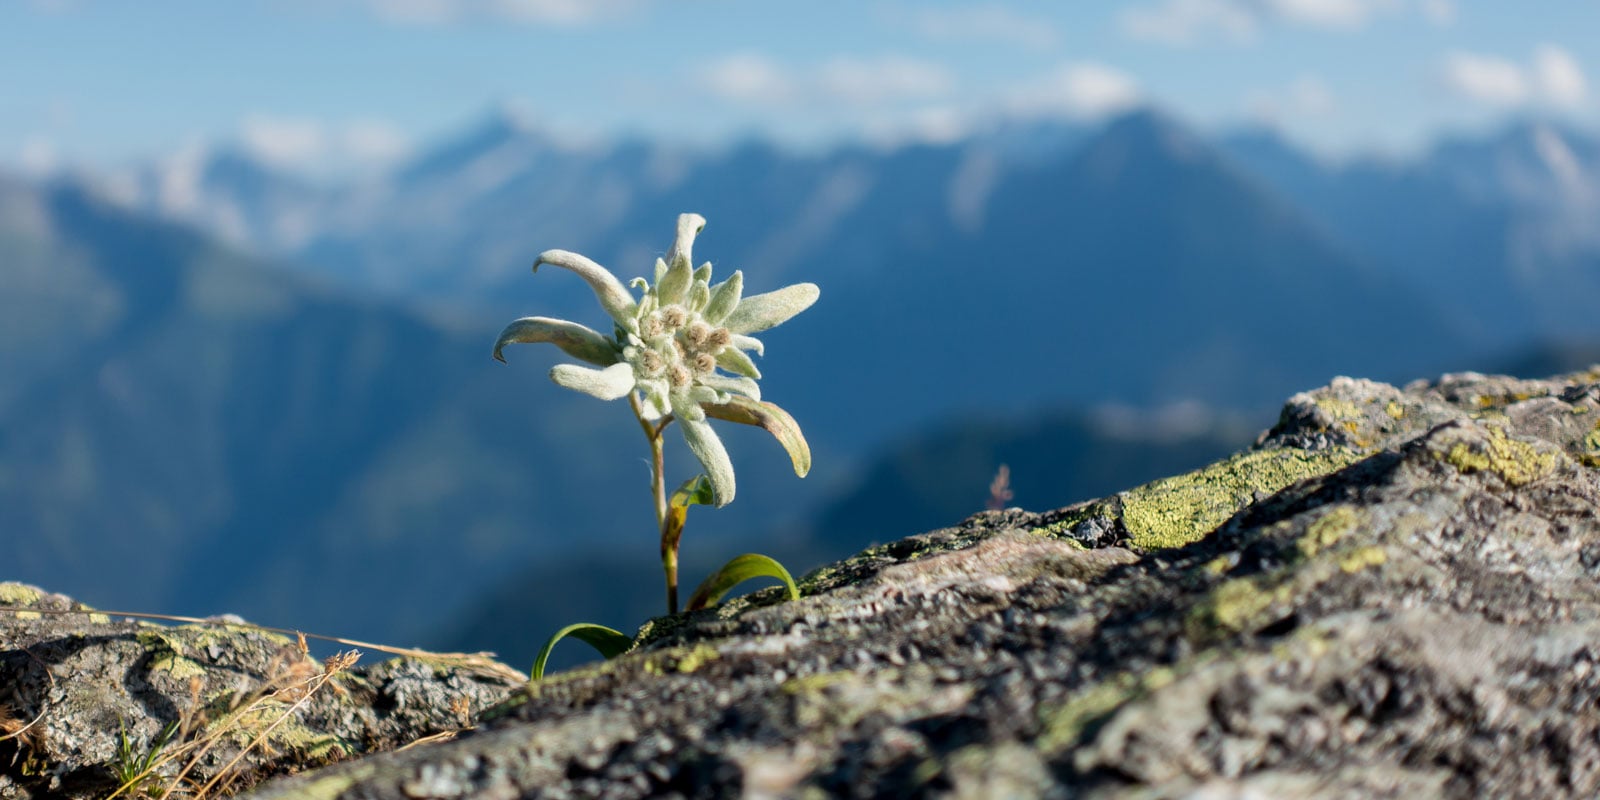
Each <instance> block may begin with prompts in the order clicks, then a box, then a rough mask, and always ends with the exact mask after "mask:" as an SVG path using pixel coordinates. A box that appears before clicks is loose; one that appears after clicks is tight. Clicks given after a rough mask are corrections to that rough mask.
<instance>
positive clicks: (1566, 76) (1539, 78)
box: [1531, 44, 1588, 108]
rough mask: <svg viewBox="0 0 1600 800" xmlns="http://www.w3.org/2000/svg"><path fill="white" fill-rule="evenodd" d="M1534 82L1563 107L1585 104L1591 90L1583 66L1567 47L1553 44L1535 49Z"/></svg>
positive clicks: (1552, 100) (1549, 97)
mask: <svg viewBox="0 0 1600 800" xmlns="http://www.w3.org/2000/svg"><path fill="white" fill-rule="evenodd" d="M1531 74H1532V76H1533V82H1534V84H1535V85H1536V86H1538V87H1539V91H1540V92H1541V93H1542V94H1543V95H1544V99H1545V100H1546V101H1548V102H1549V103H1550V104H1551V105H1555V106H1558V107H1561V108H1575V107H1577V106H1581V105H1583V99H1584V95H1585V94H1587V93H1588V81H1586V80H1584V77H1583V68H1582V67H1579V66H1578V62H1577V60H1576V59H1574V58H1573V57H1572V54H1571V53H1569V52H1567V51H1566V50H1565V49H1563V48H1561V47H1558V46H1556V45H1553V44H1542V45H1539V47H1538V48H1537V49H1535V50H1534V51H1533V68H1532V71H1531Z"/></svg>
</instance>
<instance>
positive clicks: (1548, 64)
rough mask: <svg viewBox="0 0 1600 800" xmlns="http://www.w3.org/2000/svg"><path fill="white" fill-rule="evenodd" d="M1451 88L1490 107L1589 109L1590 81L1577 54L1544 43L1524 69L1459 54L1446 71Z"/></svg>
mask: <svg viewBox="0 0 1600 800" xmlns="http://www.w3.org/2000/svg"><path fill="white" fill-rule="evenodd" d="M1440 78H1441V80H1442V82H1443V83H1444V86H1445V88H1447V89H1449V90H1450V91H1452V92H1454V93H1455V94H1457V95H1459V96H1461V97H1465V98H1467V99H1470V100H1474V101H1477V102H1479V103H1484V104H1486V105H1492V106H1497V107H1500V108H1516V107H1519V106H1527V105H1542V106H1546V107H1550V108H1558V109H1573V108H1577V107H1580V106H1582V105H1583V104H1584V100H1585V98H1586V95H1587V93H1588V81H1587V80H1586V79H1585V78H1584V74H1583V69H1582V67H1580V66H1579V65H1578V62H1577V60H1576V59H1574V58H1573V57H1572V54H1571V53H1569V52H1567V50H1565V49H1564V48H1562V47H1559V46H1557V45H1553V44H1543V45H1540V46H1539V47H1538V48H1536V49H1535V50H1534V53H1533V57H1532V59H1530V60H1529V62H1528V63H1526V64H1523V63H1519V62H1516V61H1513V60H1511V59H1508V58H1503V57H1500V56H1491V55H1483V54H1480V53H1466V52H1458V53H1452V54H1450V55H1449V56H1446V57H1445V59H1444V62H1443V64H1442V65H1441V67H1440Z"/></svg>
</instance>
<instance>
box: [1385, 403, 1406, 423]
mask: <svg viewBox="0 0 1600 800" xmlns="http://www.w3.org/2000/svg"><path fill="white" fill-rule="evenodd" d="M1383 413H1385V414H1388V415H1389V416H1390V417H1392V418H1394V419H1405V416H1406V409H1405V406H1402V405H1400V404H1399V403H1396V402H1395V401H1393V400H1390V401H1389V404H1388V405H1386V406H1384V407H1383Z"/></svg>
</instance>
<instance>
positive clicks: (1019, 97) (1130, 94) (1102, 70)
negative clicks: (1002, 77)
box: [1006, 62, 1142, 118]
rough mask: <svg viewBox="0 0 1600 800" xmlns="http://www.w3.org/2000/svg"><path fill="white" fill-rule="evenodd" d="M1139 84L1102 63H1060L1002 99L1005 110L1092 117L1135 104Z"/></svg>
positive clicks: (1031, 113) (1027, 114) (1024, 113)
mask: <svg viewBox="0 0 1600 800" xmlns="http://www.w3.org/2000/svg"><path fill="white" fill-rule="evenodd" d="M1141 95H1142V93H1141V91H1140V89H1139V84H1138V82H1137V81H1135V80H1134V79H1133V78H1132V77H1131V76H1129V75H1128V74H1127V73H1125V72H1122V71H1121V70H1118V69H1115V68H1113V67H1109V66H1106V65H1104V64H1097V63H1092V62H1074V63H1069V64H1062V65H1061V66H1059V67H1057V68H1055V69H1054V70H1052V71H1051V72H1049V73H1047V74H1046V75H1044V76H1043V77H1042V78H1040V79H1039V80H1036V81H1034V82H1032V83H1029V84H1026V85H1023V86H1021V87H1019V88H1017V89H1016V90H1014V91H1013V92H1011V93H1010V94H1009V95H1008V96H1007V98H1006V106H1007V110H1008V111H1010V112H1012V113H1014V114H1020V115H1024V116H1031V115H1045V116H1066V117H1073V118H1095V117H1103V116H1106V115H1109V114H1115V113H1117V112H1119V111H1125V110H1127V109H1129V108H1132V107H1134V106H1136V105H1138V104H1139V102H1140V99H1141Z"/></svg>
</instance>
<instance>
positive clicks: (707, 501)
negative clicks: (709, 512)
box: [667, 475, 711, 508]
mask: <svg viewBox="0 0 1600 800" xmlns="http://www.w3.org/2000/svg"><path fill="white" fill-rule="evenodd" d="M667 503H668V504H669V505H670V506H672V507H673V508H688V507H689V506H709V505H711V481H709V480H706V476H704V475H696V476H694V477H693V478H690V479H689V480H686V481H684V482H683V485H682V486H679V487H678V490H677V491H675V492H673V493H672V497H671V498H670V499H669V500H668V501H667Z"/></svg>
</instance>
